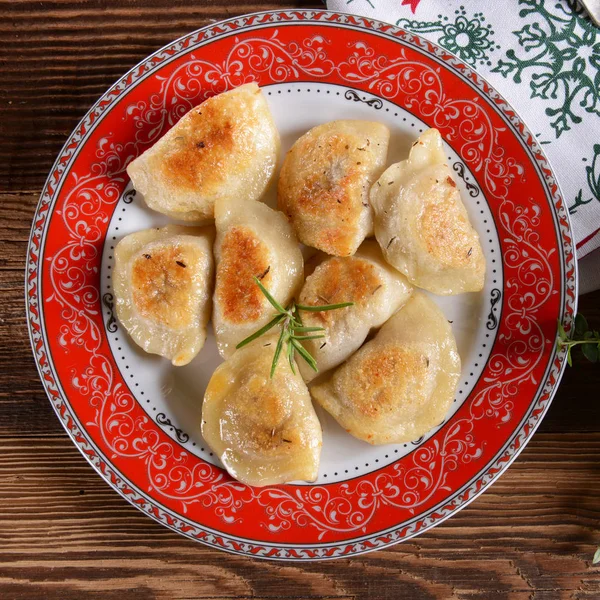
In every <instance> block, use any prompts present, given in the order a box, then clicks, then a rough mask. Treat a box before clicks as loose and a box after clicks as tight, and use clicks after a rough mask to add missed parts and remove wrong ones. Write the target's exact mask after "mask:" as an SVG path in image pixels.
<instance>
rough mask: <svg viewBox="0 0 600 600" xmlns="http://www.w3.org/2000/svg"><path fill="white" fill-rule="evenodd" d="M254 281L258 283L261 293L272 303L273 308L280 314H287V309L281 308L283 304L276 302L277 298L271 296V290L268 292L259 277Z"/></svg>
mask: <svg viewBox="0 0 600 600" xmlns="http://www.w3.org/2000/svg"><path fill="white" fill-rule="evenodd" d="M254 281H255V282H256V285H258V287H259V288H260V291H261V292H262V293H263V294H264V295H265V298H266V299H267V300H268V301H269V302H270V303H271V306H272V307H273V308H274V309H275V310H276V311H278V312H280V313H285V312H286V310H285V308H283V306H281V304H279V302H277V300H275V298H273V296H271V294H270V293H269V290H267V288H266V287H265V286H264V285H263V284H262V283H261V282H260V279H259V278H258V277H255V278H254Z"/></svg>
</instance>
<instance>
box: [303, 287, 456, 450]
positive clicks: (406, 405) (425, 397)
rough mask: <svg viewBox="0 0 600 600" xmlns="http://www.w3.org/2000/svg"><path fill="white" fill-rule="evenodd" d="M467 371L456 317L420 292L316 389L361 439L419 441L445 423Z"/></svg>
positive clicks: (318, 396) (313, 391) (314, 393)
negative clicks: (462, 374) (458, 344)
mask: <svg viewBox="0 0 600 600" xmlns="http://www.w3.org/2000/svg"><path fill="white" fill-rule="evenodd" d="M459 376H460V357H459V356H458V351H457V349H456V342H455V340H454V336H453V335H452V330H451V329H450V325H449V324H448V321H447V320H446V318H445V317H444V315H443V314H442V312H441V311H440V309H439V308H438V307H437V306H436V305H435V303H434V302H433V300H431V299H429V298H428V297H427V296H425V295H424V294H422V293H419V292H416V293H415V294H414V295H413V296H412V298H411V299H410V300H409V301H408V302H407V303H406V304H405V306H404V307H403V308H401V309H400V310H399V311H398V312H397V313H396V314H395V315H394V316H393V317H392V318H391V319H390V320H389V321H388V322H387V323H386V324H385V325H384V326H383V327H382V328H381V330H380V331H379V333H378V334H377V335H376V336H375V338H374V339H373V340H371V341H370V342H367V343H366V344H365V345H364V346H363V347H362V348H361V349H360V350H359V351H358V352H357V353H356V354H354V355H353V356H351V357H350V358H349V359H348V360H347V361H346V362H345V363H344V364H343V365H342V366H341V367H339V368H338V369H337V370H336V371H334V372H333V374H331V375H330V376H329V377H328V379H327V380H326V381H323V382H322V383H318V384H315V385H314V386H313V387H312V388H311V394H312V397H313V398H314V399H315V400H316V401H317V402H318V403H319V404H320V405H321V406H323V408H325V410H327V412H329V413H330V414H331V415H332V416H333V417H334V418H335V419H336V420H337V421H338V422H339V424H340V425H341V426H342V427H343V428H344V429H346V430H347V431H348V432H349V433H351V434H352V435H353V436H355V437H357V438H359V439H361V440H364V441H366V442H369V443H370V444H394V443H401V442H410V441H413V440H416V439H418V438H420V437H421V436H422V435H424V434H425V433H427V432H428V431H429V430H430V429H431V428H432V427H435V426H436V425H439V424H440V423H441V422H442V421H443V420H444V417H445V416H446V413H447V411H448V408H449V407H450V404H451V403H452V399H453V398H454V394H455V393H456V387H457V385H458V379H459Z"/></svg>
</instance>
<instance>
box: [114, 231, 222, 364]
mask: <svg viewBox="0 0 600 600" xmlns="http://www.w3.org/2000/svg"><path fill="white" fill-rule="evenodd" d="M213 238H214V234H213V232H212V230H211V229H208V228H192V227H180V226H178V225H168V226H167V227H163V228H162V229H147V230H145V231H138V232H137V233H132V234H130V235H128V236H126V237H124V238H123V239H122V240H121V241H120V242H119V243H118V244H117V247H116V248H115V266H114V273H113V290H114V293H115V302H116V309H117V317H118V318H119V321H120V322H121V323H122V324H123V327H125V329H126V330H127V332H128V333H129V335H130V336H131V337H132V339H133V341H134V342H135V343H136V344H138V345H139V346H141V347H142V348H143V349H144V350H145V351H146V352H150V353H152V354H160V355H161V356H164V357H165V358H168V359H169V360H171V362H172V363H173V364H174V365H175V366H181V365H185V364H187V363H189V362H190V361H191V360H192V358H194V356H196V354H198V352H199V351H200V350H201V349H202V346H203V345H204V340H205V339H206V326H207V324H208V320H209V319H210V312H211V296H212V289H213V256H212V243H213Z"/></svg>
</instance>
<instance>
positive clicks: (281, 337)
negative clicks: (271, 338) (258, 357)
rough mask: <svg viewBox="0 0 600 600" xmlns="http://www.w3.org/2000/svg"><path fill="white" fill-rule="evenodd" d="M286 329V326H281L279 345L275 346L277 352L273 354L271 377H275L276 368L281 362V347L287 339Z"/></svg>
mask: <svg viewBox="0 0 600 600" xmlns="http://www.w3.org/2000/svg"><path fill="white" fill-rule="evenodd" d="M285 337H286V330H285V327H282V328H281V334H280V335H279V339H278V340H277V346H276V347H275V354H274V355H273V364H272V365H271V375H270V377H271V379H273V375H274V374H275V369H276V368H277V363H278V362H279V356H280V354H281V349H282V348H283V342H284V341H285Z"/></svg>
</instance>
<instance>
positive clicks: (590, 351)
mask: <svg viewBox="0 0 600 600" xmlns="http://www.w3.org/2000/svg"><path fill="white" fill-rule="evenodd" d="M581 351H582V352H583V355H584V356H585V357H586V358H587V359H588V360H589V361H590V362H593V363H595V362H598V348H597V347H596V346H595V345H594V344H582V345H581Z"/></svg>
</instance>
